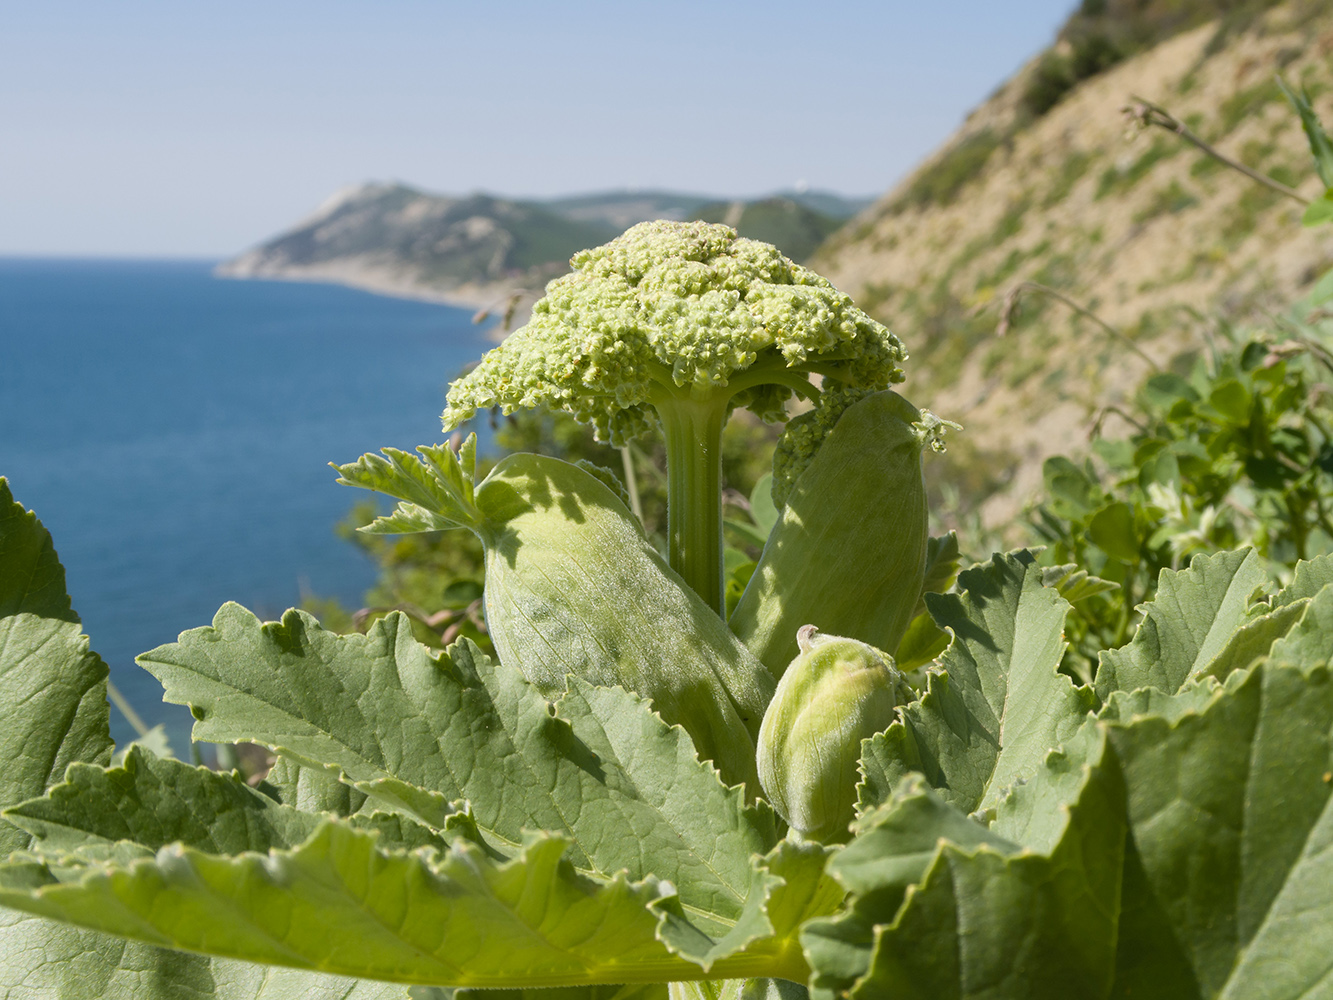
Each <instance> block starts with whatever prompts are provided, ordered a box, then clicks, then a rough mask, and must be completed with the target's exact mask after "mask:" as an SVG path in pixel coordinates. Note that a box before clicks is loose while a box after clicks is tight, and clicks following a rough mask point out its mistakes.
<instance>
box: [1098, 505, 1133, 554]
mask: <svg viewBox="0 0 1333 1000" xmlns="http://www.w3.org/2000/svg"><path fill="white" fill-rule="evenodd" d="M1088 539H1089V540H1090V541H1091V542H1092V543H1093V544H1094V545H1096V546H1097V547H1098V548H1100V549H1101V550H1102V551H1103V552H1105V553H1106V554H1107V555H1108V556H1111V557H1112V558H1113V559H1119V560H1120V561H1121V562H1127V563H1134V562H1137V561H1138V559H1139V555H1140V551H1139V535H1138V532H1137V531H1136V530H1135V528H1134V509H1133V508H1132V507H1130V505H1129V504H1127V503H1123V502H1120V501H1117V502H1115V503H1110V504H1107V505H1106V506H1105V507H1103V508H1101V509H1100V510H1099V511H1097V513H1095V514H1093V515H1092V520H1091V521H1089V522H1088Z"/></svg>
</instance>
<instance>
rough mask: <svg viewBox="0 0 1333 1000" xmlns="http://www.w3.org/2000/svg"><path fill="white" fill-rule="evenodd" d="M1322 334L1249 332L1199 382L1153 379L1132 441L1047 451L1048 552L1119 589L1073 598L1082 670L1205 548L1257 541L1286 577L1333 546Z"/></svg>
mask: <svg viewBox="0 0 1333 1000" xmlns="http://www.w3.org/2000/svg"><path fill="white" fill-rule="evenodd" d="M1312 336H1313V337H1318V336H1319V334H1318V332H1317V331H1315V330H1309V331H1308V335H1300V336H1297V337H1293V338H1292V339H1289V340H1286V341H1280V342H1277V343H1273V342H1270V341H1267V340H1264V339H1256V340H1246V341H1243V342H1241V343H1239V344H1238V345H1237V346H1236V347H1234V348H1233V349H1231V350H1230V351H1227V352H1225V353H1219V354H1217V355H1216V356H1214V357H1213V358H1210V359H1206V360H1202V359H1201V360H1200V361H1198V362H1197V363H1196V365H1195V367H1194V370H1193V372H1192V373H1191V374H1190V375H1189V376H1188V377H1184V376H1180V375H1175V374H1170V373H1162V374H1158V375H1154V376H1152V377H1150V378H1149V379H1148V380H1147V381H1146V382H1145V383H1144V385H1143V388H1142V389H1141V390H1140V392H1139V395H1138V399H1137V405H1136V407H1135V409H1134V412H1133V413H1132V414H1130V418H1131V419H1132V420H1134V421H1135V423H1136V425H1137V426H1136V428H1135V431H1134V432H1133V433H1132V434H1131V435H1130V437H1129V438H1128V439H1126V440H1121V441H1105V440H1101V441H1098V442H1096V443H1095V444H1094V449H1095V451H1096V452H1097V457H1098V461H1095V462H1094V461H1091V460H1089V461H1086V462H1084V463H1083V464H1081V465H1080V464H1076V463H1074V462H1072V461H1070V460H1069V459H1067V458H1052V459H1048V460H1047V462H1046V463H1045V466H1044V469H1043V472H1044V477H1045V486H1046V500H1045V501H1044V502H1043V504H1042V505H1041V506H1040V507H1038V508H1037V509H1036V511H1035V512H1034V514H1033V518H1032V523H1033V527H1034V528H1035V530H1036V532H1037V534H1038V536H1039V537H1040V538H1042V539H1043V540H1044V541H1045V542H1046V543H1047V544H1048V545H1049V546H1050V548H1049V549H1048V551H1047V554H1046V555H1045V556H1044V557H1043V558H1044V559H1046V560H1047V561H1049V562H1052V563H1056V564H1059V563H1076V564H1078V565H1079V566H1085V567H1087V568H1088V569H1089V570H1090V571H1091V572H1093V573H1095V574H1097V575H1098V576H1100V577H1103V578H1105V579H1106V580H1109V581H1112V582H1114V583H1116V584H1118V585H1119V588H1118V589H1117V590H1116V591H1113V592H1106V593H1102V594H1100V595H1096V596H1094V597H1090V598H1089V599H1087V600H1084V601H1080V602H1078V603H1077V604H1076V606H1075V608H1076V613H1075V614H1074V615H1073V616H1072V618H1071V620H1070V627H1069V634H1070V637H1071V640H1072V647H1071V651H1070V654H1069V657H1068V658H1067V661H1066V666H1067V669H1069V670H1071V671H1072V672H1073V673H1074V674H1075V675H1076V676H1079V677H1083V678H1085V679H1086V678H1090V677H1091V676H1092V670H1093V666H1094V664H1095V663H1096V659H1097V654H1098V651H1099V650H1102V649H1108V648H1115V647H1118V646H1120V645H1122V644H1123V643H1124V642H1125V641H1126V640H1127V639H1128V638H1129V636H1130V632H1131V629H1132V627H1133V626H1134V623H1135V616H1134V606H1135V604H1136V603H1137V602H1138V601H1141V600H1144V599H1147V598H1148V597H1151V595H1152V594H1153V593H1154V591H1155V589H1156V588H1157V586H1158V585H1159V576H1162V579H1166V576H1164V575H1163V574H1164V571H1169V570H1171V569H1174V568H1177V567H1179V566H1181V565H1184V563H1185V562H1187V561H1188V560H1189V558H1190V557H1191V556H1193V555H1195V554H1197V553H1208V552H1218V551H1221V550H1225V549H1230V548H1234V547H1236V546H1240V545H1252V546H1254V547H1255V549H1256V550H1257V553H1258V555H1259V556H1260V557H1261V558H1262V560H1263V561H1264V563H1265V565H1266V567H1267V570H1268V573H1269V574H1272V575H1275V576H1278V577H1281V576H1282V575H1284V573H1286V572H1289V571H1290V569H1291V567H1293V566H1294V565H1295V564H1296V562H1297V561H1298V560H1301V559H1308V558H1311V557H1313V556H1317V555H1320V554H1323V553H1325V552H1329V551H1331V550H1333V520H1331V519H1330V515H1333V438H1331V437H1330V435H1329V428H1330V427H1333V411H1331V410H1330V406H1329V400H1328V397H1327V394H1326V392H1325V391H1324V389H1323V388H1322V382H1321V381H1320V378H1319V372H1318V369H1317V368H1316V367H1315V366H1316V365H1319V366H1322V365H1323V363H1324V362H1323V361H1312V360H1310V359H1311V357H1312V356H1313V357H1315V358H1322V359H1325V360H1327V359H1328V355H1327V353H1326V352H1324V351H1323V349H1322V348H1320V347H1319V344H1318V341H1317V340H1315V339H1310V338H1311V337H1312ZM1138 634H1139V636H1143V635H1144V634H1145V633H1144V632H1143V629H1142V628H1140V629H1139V633H1138Z"/></svg>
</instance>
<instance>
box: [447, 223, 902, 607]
mask: <svg viewBox="0 0 1333 1000" xmlns="http://www.w3.org/2000/svg"><path fill="white" fill-rule="evenodd" d="M571 264H572V266H573V270H572V271H571V273H569V274H568V275H565V276H564V277H562V278H558V279H556V280H555V281H553V282H551V283H550V285H548V286H547V289H546V296H545V297H544V298H543V299H541V300H540V301H539V302H538V303H537V304H536V306H534V308H533V313H532V318H531V320H530V321H529V322H528V324H527V325H526V326H524V327H522V328H521V329H519V330H517V331H515V332H514V333H513V334H512V335H510V336H509V337H508V338H507V339H506V340H505V342H504V343H503V344H502V345H501V346H500V347H499V348H497V349H496V350H493V351H491V352H490V353H489V354H487V355H486V357H485V358H484V359H482V361H481V363H480V364H479V365H478V366H477V367H476V368H475V369H473V370H472V371H471V372H470V373H469V374H468V375H467V376H465V377H464V378H462V379H459V380H458V381H457V382H455V383H454V384H453V385H452V386H451V387H450V390H449V399H448V408H447V409H446V410H445V411H444V425H445V429H446V430H451V429H453V428H455V427H457V426H458V425H459V424H461V423H463V422H464V421H465V420H468V419H469V418H470V417H472V416H473V415H475V414H476V412H477V411H478V410H479V409H484V408H488V407H500V409H501V410H502V411H503V412H505V413H510V412H512V411H513V410H515V409H519V408H526V407H535V406H543V407H548V408H550V409H554V410H564V411H567V412H569V413H572V414H573V415H574V416H575V417H576V418H577V419H578V420H581V421H583V422H585V423H588V424H591V425H592V426H593V427H595V428H596V430H597V434H598V436H599V438H601V439H602V440H604V441H610V442H611V443H613V444H616V445H622V444H624V443H626V442H627V441H629V440H630V439H632V438H635V437H638V436H639V435H641V434H644V433H646V432H647V431H649V430H650V429H651V428H652V427H653V425H654V424H657V425H660V427H661V430H662V433H663V437H664V439H665V442H666V452H667V479H668V482H667V519H668V524H667V535H668V543H669V549H670V559H671V566H672V568H673V569H675V570H676V571H677V572H679V573H680V574H681V576H683V577H684V578H685V580H686V581H687V582H688V583H689V584H690V585H691V586H692V587H693V588H694V589H695V590H696V591H697V592H698V593H699V594H700V596H701V597H703V598H704V600H705V601H706V602H707V603H708V604H710V605H711V606H712V607H714V608H715V609H717V610H718V611H719V613H720V612H721V611H722V594H723V582H722V578H721V573H720V566H721V561H720V556H721V551H722V508H721V462H722V454H721V441H722V428H723V425H724V424H725V423H726V421H727V418H728V417H729V416H730V414H731V412H732V410H733V409H734V408H736V407H738V406H739V407H745V408H748V409H750V410H751V411H753V412H754V413H756V414H758V415H759V416H760V417H762V418H763V419H765V420H769V421H778V420H785V419H786V416H787V414H786V410H785V404H786V402H787V401H788V400H789V399H790V398H791V396H792V394H793V393H795V394H796V395H799V396H801V397H804V398H808V399H814V400H819V398H820V393H819V390H818V389H816V388H815V386H814V385H813V384H812V383H811V381H810V376H811V375H812V374H818V375H822V376H823V377H824V379H825V380H831V382H832V384H834V385H836V386H837V387H838V391H837V392H835V393H829V394H828V399H827V400H826V401H825V404H824V406H822V407H821V406H819V405H818V404H817V405H816V412H817V414H818V415H819V416H818V419H815V420H811V421H805V422H803V424H802V426H801V428H800V434H799V435H797V436H794V437H793V439H792V440H791V441H790V442H784V445H783V448H782V453H783V455H784V461H783V462H782V463H781V464H780V465H779V467H778V469H777V472H778V473H779V474H778V475H776V476H775V484H774V495H775V497H777V498H778V499H785V497H786V494H787V492H788V491H789V489H790V486H791V484H792V482H794V478H795V476H797V475H799V473H800V471H801V470H802V469H803V468H804V466H805V465H806V464H808V461H809V459H810V457H811V456H813V454H814V452H815V451H816V450H818V447H819V444H820V441H821V440H822V438H823V435H824V434H826V433H827V430H828V429H829V428H831V427H832V425H833V423H834V422H836V419H837V416H838V415H839V414H840V413H841V411H842V410H843V409H845V408H846V407H847V406H849V405H850V404H851V403H854V402H856V401H857V400H859V399H861V398H862V397H864V396H865V395H867V394H868V393H870V392H873V391H876V390H880V389H885V388H887V387H888V386H890V385H892V384H894V383H896V382H901V381H902V379H903V371H902V368H901V367H900V363H901V362H902V361H904V360H905V359H906V357H907V354H906V352H905V351H904V350H903V346H902V343H901V342H900V341H899V340H898V338H897V337H895V336H894V335H893V334H892V333H890V332H889V331H888V330H887V329H886V328H885V327H884V326H883V325H881V324H880V323H877V322H875V320H873V319H871V318H870V317H869V316H867V315H866V314H865V313H864V312H862V311H861V310H860V309H858V308H857V307H856V306H855V305H853V304H852V301H851V299H849V298H848V297H847V296H846V295H844V294H843V293H842V292H839V291H838V290H837V289H836V288H834V287H833V286H832V285H831V284H830V283H829V282H828V281H827V280H826V279H824V278H822V277H820V276H819V275H817V274H815V273H814V272H813V271H810V270H808V269H806V268H804V267H801V266H800V265H798V264H794V263H792V262H791V261H790V260H788V259H787V258H786V257H784V256H783V255H782V254H781V253H780V252H778V250H777V248H776V247H774V246H772V245H770V244H768V243H761V242H758V241H757V240H749V239H744V238H742V237H738V236H737V235H736V231H735V230H733V229H731V228H730V227H728V226H722V225H710V224H708V223H703V222H689V223H674V222H663V221H658V222H645V223H642V224H640V225H637V226H634V227H633V228H632V229H630V230H628V231H627V232H626V233H625V234H624V235H622V236H620V237H619V238H617V239H615V240H612V241H611V242H610V243H608V244H606V245H605V246H601V247H597V248H595V249H592V250H585V251H583V252H582V253H579V254H577V255H575V257H574V258H573V260H572V261H571ZM830 409H834V410H835V411H836V412H832V413H830V412H829V411H830ZM816 429H818V431H819V433H811V431H812V430H816Z"/></svg>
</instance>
